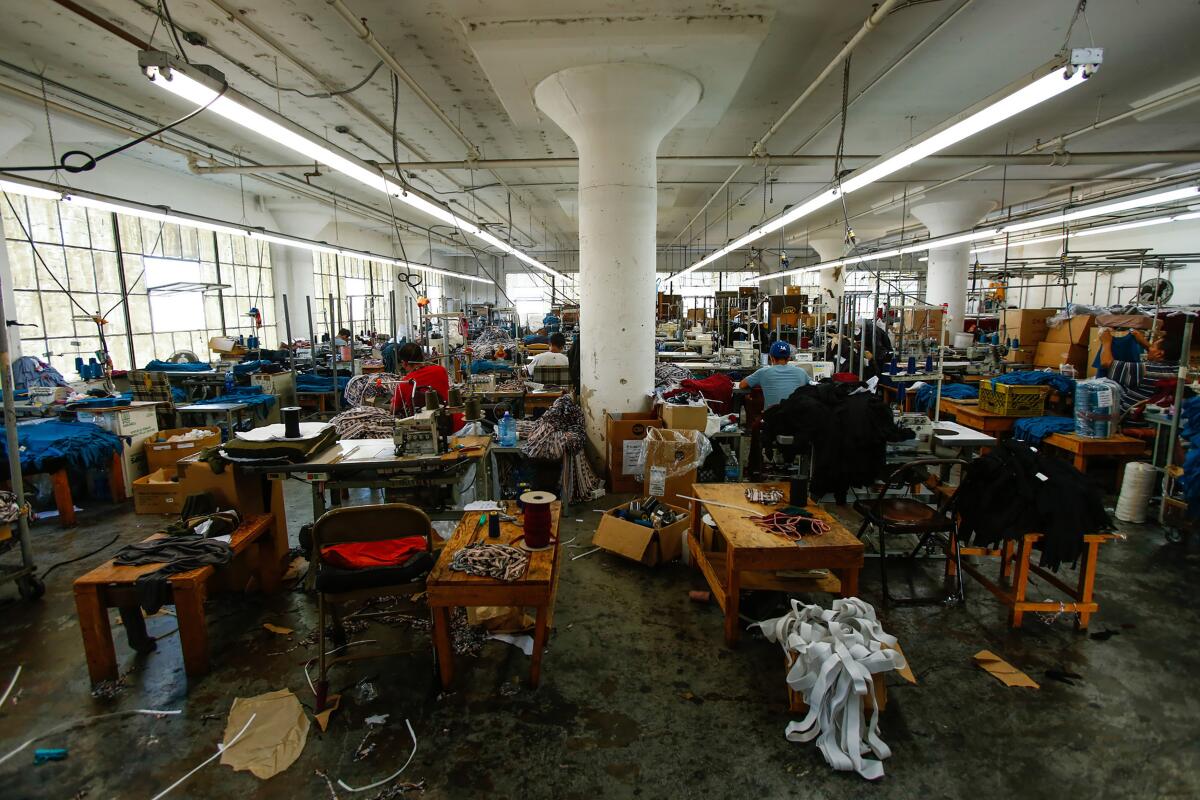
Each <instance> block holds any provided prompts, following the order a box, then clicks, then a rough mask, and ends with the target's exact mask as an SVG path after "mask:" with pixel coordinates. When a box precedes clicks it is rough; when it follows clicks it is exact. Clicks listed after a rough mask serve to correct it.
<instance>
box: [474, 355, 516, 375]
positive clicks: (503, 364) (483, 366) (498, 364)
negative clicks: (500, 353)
mask: <svg viewBox="0 0 1200 800" xmlns="http://www.w3.org/2000/svg"><path fill="white" fill-rule="evenodd" d="M512 368H513V365H512V363H511V362H508V361H488V360H487V359H484V358H477V359H475V360H474V361H472V362H471V366H470V372H471V374H472V375H486V374H487V373H489V372H512Z"/></svg>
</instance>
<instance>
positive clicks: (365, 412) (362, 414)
mask: <svg viewBox="0 0 1200 800" xmlns="http://www.w3.org/2000/svg"><path fill="white" fill-rule="evenodd" d="M329 422H330V424H332V425H333V427H334V428H336V429H337V438H339V439H390V438H391V437H392V429H393V427H394V426H395V422H396V418H395V417H394V416H392V412H391V411H389V410H388V409H386V408H376V407H375V406H358V407H357V408H351V409H350V410H348V411H343V412H342V413H340V414H338V415H337V416H336V417H334V418H333V419H331V420H329Z"/></svg>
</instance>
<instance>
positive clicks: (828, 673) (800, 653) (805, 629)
mask: <svg viewBox="0 0 1200 800" xmlns="http://www.w3.org/2000/svg"><path fill="white" fill-rule="evenodd" d="M755 624H756V625H757V626H758V627H759V628H761V629H762V632H763V634H764V635H765V636H766V637H767V639H768V640H769V641H771V642H774V643H776V644H778V645H780V647H782V648H783V652H784V653H785V654H786V656H787V658H788V660H789V661H790V662H791V668H790V669H789V670H788V674H787V684H788V686H789V687H790V688H791V689H792V691H795V692H799V693H800V694H801V695H803V696H804V702H805V703H806V704H807V705H808V714H807V716H805V718H804V719H803V720H801V721H799V722H789V723H788V726H787V728H786V729H785V730H784V736H785V737H787V740H788V741H789V742H811V741H812V740H813V739H816V740H817V748H818V749H819V750H820V751H821V755H823V756H824V757H825V762H826V763H827V764H829V766H831V767H833V768H834V769H835V770H841V771H850V770H853V771H854V772H857V773H858V774H859V775H861V776H862V777H864V778H867V779H868V780H875V779H877V778H882V777H883V763H882V759H885V758H888V757H889V756H891V754H892V751H891V750H890V749H889V748H888V746H887V745H886V744H884V741H883V739H881V738H880V737H879V709H878V708H875V707H874V706H873V707H872V711H871V718H870V720H869V721H868V720H866V719H865V718H864V713H863V700H864V698H865V697H867V695H869V694H871V693H872V692H873V689H874V684H875V680H876V678H875V676H876V675H879V674H880V673H884V672H890V671H892V670H898V669H903V668H904V667H905V660H904V656H903V655H902V654H901V653H900V652H899V650H896V649H894V648H895V646H896V637H894V636H890V635H888V634H887V633H885V632H884V630H883V627H882V626H881V625H880V624H879V621H878V620H877V619H876V617H875V609H874V608H872V607H871V605H870V604H869V603H866V602H864V601H862V600H859V599H858V598H857V597H851V598H846V599H842V600H834V601H833V608H832V609H829V610H826V609H823V608H821V607H820V606H812V605H804V604H802V603H800V602H799V601H797V600H793V601H792V610H791V611H790V612H788V613H787V614H785V615H783V616H782V617H778V618H776V619H769V620H764V621H763V622H759V623H755ZM880 680H882V678H881V679H880ZM869 754H874V755H875V756H876V758H863V756H864V755H869Z"/></svg>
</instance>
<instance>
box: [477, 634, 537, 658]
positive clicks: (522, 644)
mask: <svg viewBox="0 0 1200 800" xmlns="http://www.w3.org/2000/svg"><path fill="white" fill-rule="evenodd" d="M488 638H489V639H495V640H496V641H498V642H507V643H508V644H511V645H512V646H513V647H515V648H517V649H518V650H520V651H521V652H522V653H524V654H525V655H527V656H532V655H533V637H532V636H529V635H528V634H511V633H493V634H491V635H490V636H488Z"/></svg>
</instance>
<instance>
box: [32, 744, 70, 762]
mask: <svg viewBox="0 0 1200 800" xmlns="http://www.w3.org/2000/svg"><path fill="white" fill-rule="evenodd" d="M66 759H67V748H65V747H39V748H38V749H37V750H34V751H33V763H34V764H45V763H46V762H47V761H65V760H66Z"/></svg>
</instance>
